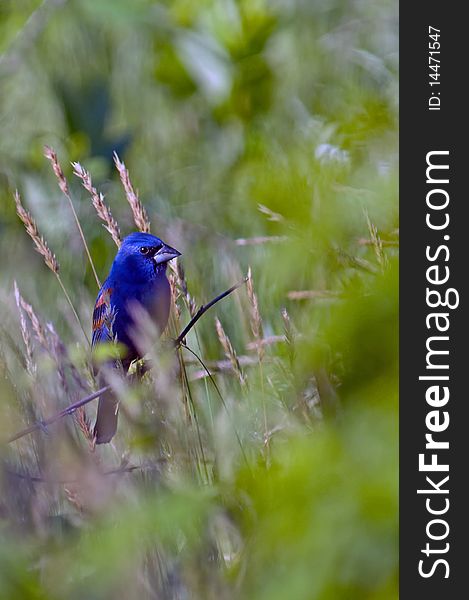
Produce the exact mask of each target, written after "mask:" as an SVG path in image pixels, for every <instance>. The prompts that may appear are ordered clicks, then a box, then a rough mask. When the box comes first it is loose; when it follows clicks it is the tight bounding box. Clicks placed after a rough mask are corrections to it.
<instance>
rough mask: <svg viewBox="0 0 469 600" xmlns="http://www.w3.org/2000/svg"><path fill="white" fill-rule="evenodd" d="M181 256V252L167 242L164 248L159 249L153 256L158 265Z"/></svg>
mask: <svg viewBox="0 0 469 600" xmlns="http://www.w3.org/2000/svg"><path fill="white" fill-rule="evenodd" d="M178 256H181V253H180V252H178V251H177V250H176V249H175V248H171V246H168V245H167V244H164V245H163V247H162V248H160V249H159V250H158V252H157V253H156V254H155V256H154V257H153V260H154V261H155V262H156V264H157V265H161V264H162V263H165V262H168V260H171V259H172V258H177V257H178Z"/></svg>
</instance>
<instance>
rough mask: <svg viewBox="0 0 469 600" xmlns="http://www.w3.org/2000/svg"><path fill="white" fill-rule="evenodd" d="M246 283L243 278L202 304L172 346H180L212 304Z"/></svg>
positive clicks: (245, 279)
mask: <svg viewBox="0 0 469 600" xmlns="http://www.w3.org/2000/svg"><path fill="white" fill-rule="evenodd" d="M246 281H247V277H245V278H244V279H243V280H242V281H238V283H235V285H232V286H231V287H230V288H229V289H228V290H226V291H225V292H223V293H222V294H219V295H218V296H217V297H216V298H214V299H213V300H211V301H210V302H209V303H208V304H202V306H201V307H200V308H199V310H198V311H197V312H196V313H195V315H194V316H193V317H192V319H191V320H190V321H189V323H188V324H187V325H186V327H184V329H183V330H182V332H181V333H180V334H179V335H178V337H177V338H176V339H175V340H174V345H175V346H176V348H179V346H180V345H181V343H182V341H183V340H184V338H185V337H186V335H187V334H188V333H189V331H190V330H191V329H192V327H194V325H195V324H196V323H197V321H198V320H199V319H200V317H201V316H202V315H203V314H204V313H206V312H207V311H208V309H209V308H212V306H213V305H214V304H216V303H217V302H220V300H223V298H226V297H227V296H229V295H230V294H231V293H232V292H234V291H235V290H237V289H238V288H239V287H241V286H242V285H244V284H245V283H246Z"/></svg>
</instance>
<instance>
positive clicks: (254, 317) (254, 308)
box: [246, 267, 264, 360]
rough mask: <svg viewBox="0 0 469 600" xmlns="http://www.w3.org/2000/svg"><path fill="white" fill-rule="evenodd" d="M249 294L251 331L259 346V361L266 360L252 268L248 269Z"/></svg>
mask: <svg viewBox="0 0 469 600" xmlns="http://www.w3.org/2000/svg"><path fill="white" fill-rule="evenodd" d="M246 287H247V292H248V298H249V303H250V305H251V315H250V317H251V318H250V323H251V331H252V334H253V336H254V339H255V341H256V345H257V354H258V357H259V360H262V359H263V358H264V346H263V344H262V343H261V340H262V337H263V333H262V319H261V315H260V312H259V304H258V301H257V296H256V294H255V293H254V286H253V282H252V271H251V267H249V269H248V277H247V282H246Z"/></svg>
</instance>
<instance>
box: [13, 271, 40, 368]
mask: <svg viewBox="0 0 469 600" xmlns="http://www.w3.org/2000/svg"><path fill="white" fill-rule="evenodd" d="M13 285H14V289H15V302H16V306H17V308H18V314H19V317H20V329H21V337H22V338H23V342H24V345H25V348H26V369H27V371H28V373H29V374H30V375H34V374H35V372H36V365H35V363H34V359H33V345H32V340H31V334H30V331H29V327H28V324H27V323H26V318H25V311H24V309H23V307H22V306H21V302H22V301H23V298H22V296H21V294H20V291H19V289H18V285H17V283H16V281H15V282H14V284H13Z"/></svg>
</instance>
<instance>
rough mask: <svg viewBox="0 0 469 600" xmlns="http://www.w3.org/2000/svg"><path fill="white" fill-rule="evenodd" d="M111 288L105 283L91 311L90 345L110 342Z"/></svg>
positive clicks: (111, 319) (111, 317)
mask: <svg viewBox="0 0 469 600" xmlns="http://www.w3.org/2000/svg"><path fill="white" fill-rule="evenodd" d="M111 296H112V288H111V287H109V286H108V285H107V284H106V283H105V284H104V285H103V287H102V288H101V289H100V290H99V294H98V297H97V298H96V303H95V305H94V311H93V336H92V345H93V346H95V345H96V344H100V343H102V342H112V339H113V335H112V322H113V318H114V314H113V308H112V304H111Z"/></svg>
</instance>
